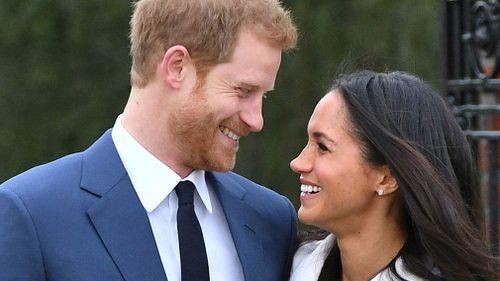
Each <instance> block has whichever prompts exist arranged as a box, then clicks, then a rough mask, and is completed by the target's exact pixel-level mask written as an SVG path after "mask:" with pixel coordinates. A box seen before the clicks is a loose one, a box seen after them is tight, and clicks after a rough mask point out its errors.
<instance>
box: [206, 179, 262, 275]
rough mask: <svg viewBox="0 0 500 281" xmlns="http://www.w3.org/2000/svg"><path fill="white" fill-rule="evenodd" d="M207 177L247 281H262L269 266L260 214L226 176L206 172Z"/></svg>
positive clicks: (241, 189) (236, 185)
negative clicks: (220, 207) (217, 200)
mask: <svg viewBox="0 0 500 281" xmlns="http://www.w3.org/2000/svg"><path fill="white" fill-rule="evenodd" d="M206 175H207V181H209V182H210V184H211V185H212V186H213V188H214V190H215V192H216V194H217V196H218V199H219V202H220V204H221V206H222V208H223V210H224V214H225V215H226V219H227V223H228V225H229V230H230V231H231V235H232V238H233V241H234V244H235V247H236V251H237V252H238V256H239V259H240V262H241V266H242V268H243V274H244V276H245V280H262V278H261V277H262V276H265V274H263V273H264V271H265V270H266V266H265V259H264V258H265V257H264V255H263V249H262V242H261V241H262V239H261V235H262V234H263V231H262V226H261V223H260V221H261V218H260V215H259V214H258V212H257V211H256V210H255V209H254V208H253V207H251V206H250V205H248V203H247V202H246V201H245V195H246V191H245V189H244V188H243V187H242V186H241V185H240V184H239V183H238V182H236V181H234V180H232V179H231V178H230V177H229V176H227V175H226V174H221V173H212V172H207V173H206Z"/></svg>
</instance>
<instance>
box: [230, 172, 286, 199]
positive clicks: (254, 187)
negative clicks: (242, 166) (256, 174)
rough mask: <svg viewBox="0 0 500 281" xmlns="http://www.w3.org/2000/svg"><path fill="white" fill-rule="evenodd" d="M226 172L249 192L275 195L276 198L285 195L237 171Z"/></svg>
mask: <svg viewBox="0 0 500 281" xmlns="http://www.w3.org/2000/svg"><path fill="white" fill-rule="evenodd" d="M225 174H226V175H227V176H228V177H230V178H231V179H232V180H234V181H236V182H237V183H239V184H240V185H241V186H242V187H243V188H244V189H245V190H246V191H247V192H250V193H252V192H256V193H259V194H263V195H268V196H271V197H275V198H279V197H283V195H281V194H279V193H278V192H276V191H274V190H272V189H271V188H269V187H266V186H263V185H261V184H259V183H256V182H254V181H252V180H250V179H248V178H245V177H244V176H242V175H239V174H237V173H235V172H228V173H225Z"/></svg>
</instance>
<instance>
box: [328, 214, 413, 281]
mask: <svg viewBox="0 0 500 281" xmlns="http://www.w3.org/2000/svg"><path fill="white" fill-rule="evenodd" d="M406 238H407V234H406V231H405V230H404V229H403V228H402V227H401V224H399V223H397V222H396V221H385V222H384V223H382V222H379V223H377V224H371V225H370V226H367V227H364V228H363V230H362V231H359V232H356V233H351V234H346V235H344V236H341V237H337V243H338V246H339V249H340V258H341V263H342V280H343V281H359V280H370V279H371V278H373V277H374V276H375V275H376V274H377V273H378V272H380V271H381V270H383V269H384V268H386V267H387V265H388V264H389V263H390V262H391V261H392V260H393V259H394V258H395V257H396V256H397V255H398V253H399V251H400V250H401V248H402V247H403V245H404V243H405V241H406Z"/></svg>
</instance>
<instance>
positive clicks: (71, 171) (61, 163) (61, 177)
mask: <svg viewBox="0 0 500 281" xmlns="http://www.w3.org/2000/svg"><path fill="white" fill-rule="evenodd" d="M81 167H82V153H81V152H78V153H73V154H69V155H66V156H63V157H61V158H59V159H56V160H54V161H52V162H48V163H45V164H42V165H39V166H35V167H33V168H31V169H29V170H27V171H25V172H23V173H21V174H18V175H16V176H14V177H12V178H10V179H8V180H7V181H5V182H4V183H2V184H1V185H0V189H7V190H10V191H12V192H14V193H16V194H18V196H21V195H23V194H26V193H33V192H36V190H43V192H46V191H48V190H47V189H51V188H56V187H58V186H67V185H69V184H70V183H75V182H78V183H79V181H80V177H81V170H82V169H81Z"/></svg>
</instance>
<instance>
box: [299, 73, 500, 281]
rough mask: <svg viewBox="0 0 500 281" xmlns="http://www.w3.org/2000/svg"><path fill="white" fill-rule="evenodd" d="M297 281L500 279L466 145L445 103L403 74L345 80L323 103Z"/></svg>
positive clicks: (306, 184)
mask: <svg viewBox="0 0 500 281" xmlns="http://www.w3.org/2000/svg"><path fill="white" fill-rule="evenodd" d="M307 131H308V136H309V140H308V143H307V145H306V147H305V148H304V149H303V150H302V152H301V153H300V155H299V156H298V157H297V158H295V159H294V160H293V161H292V162H291V163H290V166H291V169H292V170H293V171H295V172H297V173H299V174H300V181H301V183H302V186H301V195H300V200H301V207H300V209H299V211H298V216H299V219H300V220H301V222H303V223H305V224H308V225H314V226H317V227H318V228H320V229H321V230H322V231H321V232H316V233H313V234H309V235H308V236H305V237H302V238H303V239H302V240H303V241H302V243H301V244H300V246H299V248H298V250H297V252H296V253H295V257H294V261H293V268H292V272H291V277H290V280H292V281H298V280H300V281H304V280H307V281H309V280H343V281H353V280H355V281H364V280H377V281H378V280H463V281H473V280H492V281H493V280H494V281H497V280H500V279H499V276H498V272H497V269H496V266H497V261H496V260H495V258H494V257H492V256H490V255H489V254H488V251H487V247H486V245H485V242H484V239H483V236H482V233H481V231H480V230H481V229H482V226H483V221H482V216H481V208H480V197H479V194H478V191H479V187H478V186H477V184H476V181H475V175H474V170H473V160H472V156H471V152H470V148H469V144H468V142H467V140H466V138H465V137H464V135H463V133H462V131H461V129H460V127H459V126H458V124H457V122H456V121H455V119H454V116H453V115H452V114H451V113H450V112H449V111H448V109H447V106H446V104H445V103H444V101H443V100H442V99H441V97H440V96H439V95H438V94H437V93H436V92H435V91H433V90H432V89H431V88H430V87H429V86H427V85H426V84H425V83H423V82H422V81H421V80H420V79H418V78H417V77H415V76H412V75H410V74H406V73H401V72H392V73H374V72H369V71H361V72H357V73H353V74H350V75H346V76H343V77H341V78H340V79H339V80H337V81H336V82H335V83H334V86H333V87H332V90H331V91H330V92H329V93H328V94H326V95H325V96H324V97H323V98H322V99H321V101H320V102H319V103H318V105H317V106H316V109H315V110H314V113H313V114H312V116H311V119H310V121H309V125H308V129H307Z"/></svg>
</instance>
